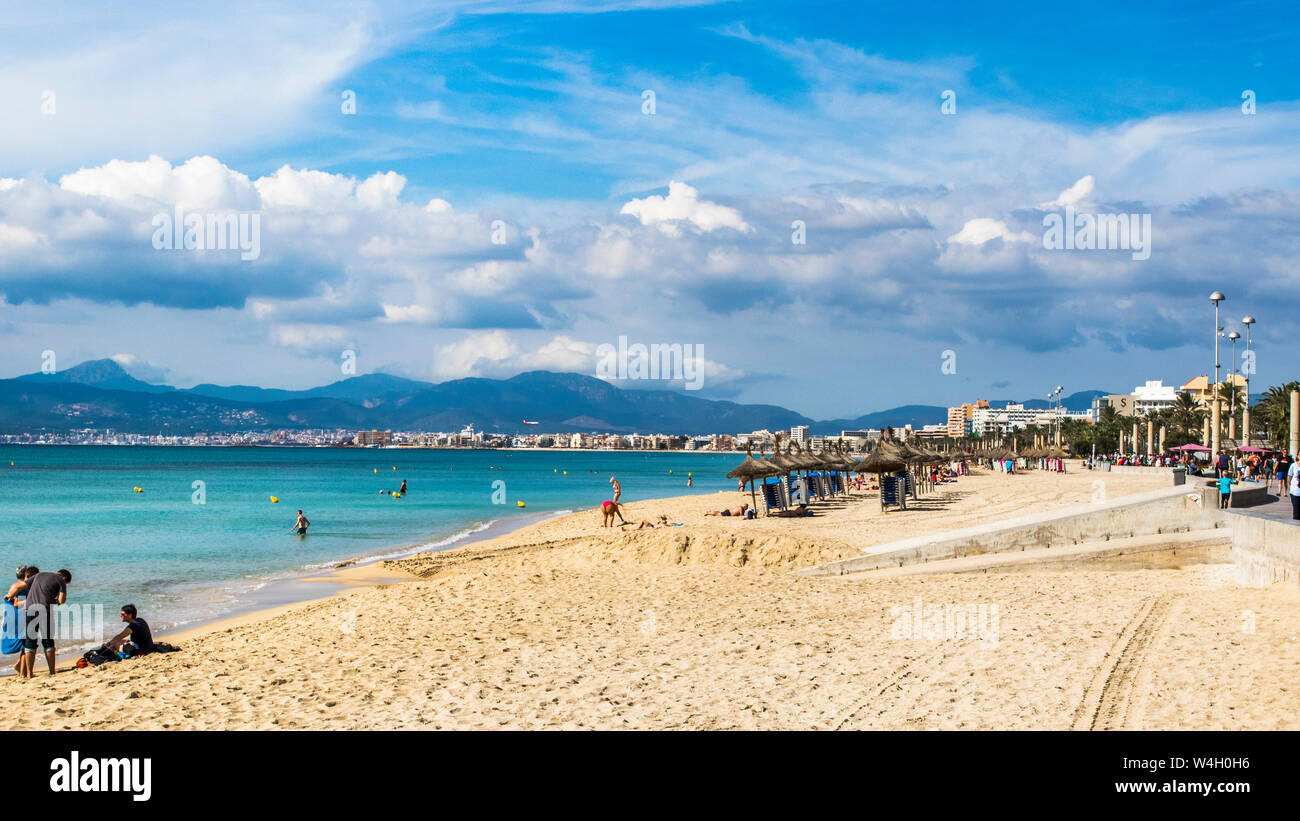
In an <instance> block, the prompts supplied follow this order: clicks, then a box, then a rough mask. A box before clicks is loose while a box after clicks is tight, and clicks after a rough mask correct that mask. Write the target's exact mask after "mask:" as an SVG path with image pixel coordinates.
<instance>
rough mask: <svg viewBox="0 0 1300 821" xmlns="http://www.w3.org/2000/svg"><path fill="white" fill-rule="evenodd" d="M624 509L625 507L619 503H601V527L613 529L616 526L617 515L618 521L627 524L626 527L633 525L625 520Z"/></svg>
mask: <svg viewBox="0 0 1300 821" xmlns="http://www.w3.org/2000/svg"><path fill="white" fill-rule="evenodd" d="M622 508H623V506H622V505H620V504H619V503H618V502H601V503H600V514H601V524H600V526H601V527H613V526H614V516H615V515H616V514H617V515H618V520H619V521H620V522H622V523H623V524H625V525H630V524H632V523H631V522H629V521H628V520H627V519H624V518H623V509H622Z"/></svg>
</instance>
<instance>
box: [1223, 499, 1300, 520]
mask: <svg viewBox="0 0 1300 821" xmlns="http://www.w3.org/2000/svg"><path fill="white" fill-rule="evenodd" d="M1268 498H1269V500H1270V501H1268V502H1265V503H1264V504H1260V505H1251V506H1250V507H1244V508H1242V509H1241V510H1239V511H1233V512H1234V513H1255V514H1258V515H1260V516H1267V517H1268V518H1270V519H1281V520H1283V521H1287V522H1290V521H1294V520H1293V519H1292V518H1291V500H1290V499H1289V498H1288V497H1287V496H1281V497H1278V496H1273V495H1271V494H1270V495H1269V497H1268ZM1297 524H1300V522H1297Z"/></svg>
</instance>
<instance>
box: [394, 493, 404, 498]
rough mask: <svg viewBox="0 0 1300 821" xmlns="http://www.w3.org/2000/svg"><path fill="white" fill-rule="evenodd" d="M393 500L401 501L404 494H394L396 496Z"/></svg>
mask: <svg viewBox="0 0 1300 821" xmlns="http://www.w3.org/2000/svg"><path fill="white" fill-rule="evenodd" d="M393 498H394V499H400V498H402V494H400V493H394V494H393Z"/></svg>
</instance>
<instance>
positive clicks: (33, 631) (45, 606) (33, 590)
mask: <svg viewBox="0 0 1300 821" xmlns="http://www.w3.org/2000/svg"><path fill="white" fill-rule="evenodd" d="M71 581H72V574H71V573H69V572H68V571H66V570H60V571H59V572H58V573H37V574H36V575H35V576H32V577H31V578H30V579H28V580H27V603H26V605H25V607H26V610H27V635H26V636H25V637H24V638H23V665H22V667H21V668H19V670H18V674H19V675H21V676H23V677H25V678H31V677H32V675H33V674H34V673H35V667H36V637H37V636H38V635H39V636H40V638H41V648H42V649H44V650H45V663H46V664H48V665H49V667H50V675H54V607H55V606H56V605H60V604H64V603H65V602H67V600H68V583H69V582H71Z"/></svg>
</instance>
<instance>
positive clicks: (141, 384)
mask: <svg viewBox="0 0 1300 821" xmlns="http://www.w3.org/2000/svg"><path fill="white" fill-rule="evenodd" d="M18 379H19V380H22V381H26V382H43V383H52V384H59V383H67V384H74V385H88V386H90V387H93V388H100V389H102V390H109V391H135V392H138V393H167V392H168V391H173V390H175V388H173V387H170V386H168V385H151V384H149V383H148V382H145V381H143V380H140V379H136V378H135V377H134V376H131V375H130V374H129V373H127V372H126V370H125V369H124V368H123V367H122V366H121V365H119V364H117V363H116V362H114V361H113V360H111V359H92V360H90V361H88V362H82V363H81V364H80V365H74V366H72V367H71V368H68V369H66V370H62V371H56V372H55V373H39V372H38V373H29V374H26V375H24V376H20V377H18Z"/></svg>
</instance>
